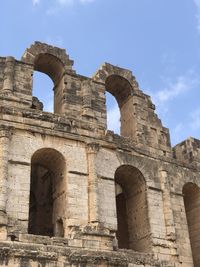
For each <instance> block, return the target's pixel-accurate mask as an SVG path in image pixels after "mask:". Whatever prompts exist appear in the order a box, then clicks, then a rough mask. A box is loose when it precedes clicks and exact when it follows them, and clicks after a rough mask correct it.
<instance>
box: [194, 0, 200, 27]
mask: <svg viewBox="0 0 200 267" xmlns="http://www.w3.org/2000/svg"><path fill="white" fill-rule="evenodd" d="M193 1H194V4H195V6H196V9H197V14H196V18H197V30H198V31H199V32H200V0H193Z"/></svg>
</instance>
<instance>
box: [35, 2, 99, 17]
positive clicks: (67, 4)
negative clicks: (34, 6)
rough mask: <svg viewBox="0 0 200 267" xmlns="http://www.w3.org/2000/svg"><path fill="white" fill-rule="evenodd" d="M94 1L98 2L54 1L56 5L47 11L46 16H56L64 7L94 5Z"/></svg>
mask: <svg viewBox="0 0 200 267" xmlns="http://www.w3.org/2000/svg"><path fill="white" fill-rule="evenodd" d="M35 1H38V0H35ZM94 1H96V0H54V4H53V5H52V6H50V7H49V8H48V9H47V11H46V14H47V15H56V14H58V13H59V11H60V10H61V9H62V8H64V7H72V6H74V5H75V4H82V5H85V4H89V3H92V2H94Z"/></svg>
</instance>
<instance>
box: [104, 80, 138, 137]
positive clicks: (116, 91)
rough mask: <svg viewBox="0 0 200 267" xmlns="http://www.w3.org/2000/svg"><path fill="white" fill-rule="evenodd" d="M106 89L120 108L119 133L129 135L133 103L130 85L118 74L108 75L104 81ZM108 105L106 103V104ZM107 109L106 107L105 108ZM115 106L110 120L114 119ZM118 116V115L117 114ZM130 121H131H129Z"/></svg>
mask: <svg viewBox="0 0 200 267" xmlns="http://www.w3.org/2000/svg"><path fill="white" fill-rule="evenodd" d="M105 87H106V91H107V92H109V93H110V94H111V95H112V96H114V98H115V99H116V101H117V103H118V107H119V110H120V121H121V123H119V125H120V124H121V125H120V134H121V135H123V136H130V134H131V127H133V126H132V115H133V103H132V101H131V95H132V86H131V84H130V83H129V81H128V80H126V79H125V78H123V77H121V76H119V75H110V76H108V77H107V79H106V81H105ZM107 106H108V105H107ZM107 110H108V109H107ZM117 114H118V113H117V107H116V105H115V107H114V112H112V116H113V118H111V120H112V121H116V116H117ZM118 116H119V115H118ZM130 122H131V123H130ZM118 128H119V126H118Z"/></svg>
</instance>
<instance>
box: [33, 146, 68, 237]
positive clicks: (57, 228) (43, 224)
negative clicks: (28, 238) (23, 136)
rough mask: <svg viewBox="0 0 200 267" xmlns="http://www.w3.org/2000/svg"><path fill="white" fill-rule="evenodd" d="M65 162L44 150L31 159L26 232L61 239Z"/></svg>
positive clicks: (49, 149) (37, 152)
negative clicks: (59, 237) (55, 236)
mask: <svg viewBox="0 0 200 267" xmlns="http://www.w3.org/2000/svg"><path fill="white" fill-rule="evenodd" d="M65 183H66V181H65V159H64V157H63V156H62V155H61V154H60V152H58V151H57V150H55V149H51V148H43V149H40V150H38V151H36V152H35V153H34V154H33V156H32V159H31V186H30V202H29V224H28V233H29V234H34V235H44V236H54V235H57V236H64V228H63V220H64V218H65V209H66V207H65V203H66V200H65V188H66V185H65Z"/></svg>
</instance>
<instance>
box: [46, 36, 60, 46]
mask: <svg viewBox="0 0 200 267" xmlns="http://www.w3.org/2000/svg"><path fill="white" fill-rule="evenodd" d="M45 42H46V43H47V44H50V45H53V46H58V47H60V48H61V47H64V41H63V38H62V37H61V36H56V37H49V36H48V37H47V38H46V40H45Z"/></svg>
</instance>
